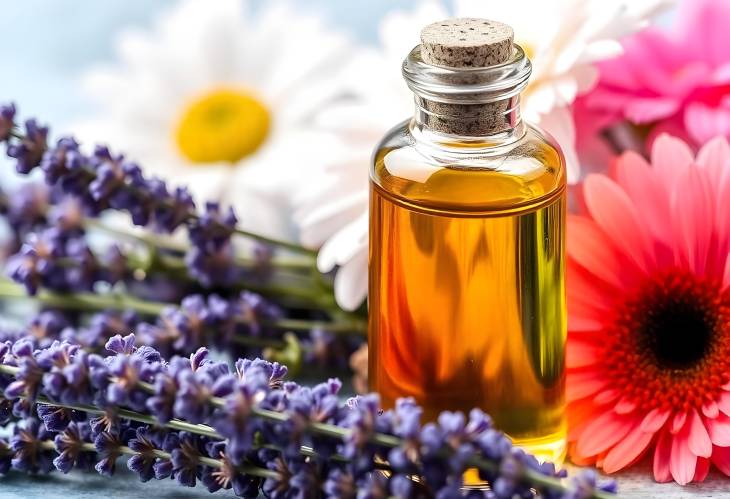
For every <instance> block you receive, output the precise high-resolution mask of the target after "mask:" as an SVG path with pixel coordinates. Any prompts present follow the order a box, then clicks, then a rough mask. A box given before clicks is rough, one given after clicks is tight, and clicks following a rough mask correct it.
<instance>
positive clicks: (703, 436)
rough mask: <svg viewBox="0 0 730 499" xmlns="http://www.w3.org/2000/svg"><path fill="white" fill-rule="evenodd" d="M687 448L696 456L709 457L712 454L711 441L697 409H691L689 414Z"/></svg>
mask: <svg viewBox="0 0 730 499" xmlns="http://www.w3.org/2000/svg"><path fill="white" fill-rule="evenodd" d="M688 426H689V439H688V444H689V450H691V451H692V453H693V454H694V455H695V456H698V457H710V455H711V454H712V441H710V436H709V435H708V434H707V428H705V425H704V423H703V422H702V418H700V415H699V414H697V411H696V410H694V409H692V410H691V411H690V414H689V425H688Z"/></svg>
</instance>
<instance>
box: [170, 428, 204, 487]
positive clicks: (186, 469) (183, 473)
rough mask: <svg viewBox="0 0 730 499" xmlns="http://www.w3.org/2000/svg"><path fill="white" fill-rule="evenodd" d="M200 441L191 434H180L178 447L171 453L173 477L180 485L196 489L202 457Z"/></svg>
mask: <svg viewBox="0 0 730 499" xmlns="http://www.w3.org/2000/svg"><path fill="white" fill-rule="evenodd" d="M200 445H201V442H200V439H199V438H198V437H197V436H194V435H191V434H189V433H184V432H183V433H180V436H179V440H178V445H177V446H176V447H175V448H173V449H172V451H170V454H171V456H172V457H171V459H170V461H171V462H172V476H173V478H175V480H177V482H178V483H179V484H180V485H185V486H186V487H194V486H195V482H196V477H197V475H198V462H199V459H200V457H201V451H200Z"/></svg>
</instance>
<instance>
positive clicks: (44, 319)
mask: <svg viewBox="0 0 730 499" xmlns="http://www.w3.org/2000/svg"><path fill="white" fill-rule="evenodd" d="M66 327H68V321H67V320H66V318H65V317H64V316H63V314H61V313H60V312H57V311H53V310H44V311H42V312H40V313H38V315H36V316H35V317H33V319H31V321H30V323H29V324H28V326H27V327H26V328H25V330H26V334H27V335H28V336H30V337H32V338H35V339H36V340H37V341H38V342H39V344H41V345H42V346H47V344H48V343H49V342H50V341H52V340H56V339H58V338H60V336H61V331H63V329H64V328H66Z"/></svg>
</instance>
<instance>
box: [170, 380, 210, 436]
mask: <svg viewBox="0 0 730 499" xmlns="http://www.w3.org/2000/svg"><path fill="white" fill-rule="evenodd" d="M208 380H209V378H208V377H207V376H206V375H205V374H203V373H197V372H193V371H187V372H183V373H181V374H180V375H179V376H178V383H179V385H180V388H179V390H178V392H177V397H176V398H175V404H174V406H173V410H174V414H175V415H176V416H177V417H179V418H181V419H185V420H188V421H190V422H192V423H202V422H203V421H205V419H206V418H207V417H208V416H209V415H210V412H211V406H210V398H211V396H212V391H211V387H210V385H209V384H208Z"/></svg>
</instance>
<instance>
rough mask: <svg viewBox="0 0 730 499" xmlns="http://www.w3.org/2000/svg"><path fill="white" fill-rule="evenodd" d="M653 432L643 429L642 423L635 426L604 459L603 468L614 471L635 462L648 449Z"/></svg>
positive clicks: (606, 470) (608, 471) (610, 471)
mask: <svg viewBox="0 0 730 499" xmlns="http://www.w3.org/2000/svg"><path fill="white" fill-rule="evenodd" d="M652 438H654V434H653V433H646V432H644V431H642V429H641V426H640V425H636V426H634V428H633V429H632V430H631V431H630V432H629V434H628V435H626V437H625V438H624V439H623V440H621V441H620V442H619V443H617V444H616V445H615V446H614V447H613V448H612V449H611V450H610V451H608V454H606V458H605V459H604V460H603V470H604V471H605V472H606V473H614V472H616V471H619V470H621V469H623V468H625V467H627V466H629V465H630V464H632V463H634V462H635V461H636V460H637V459H638V458H639V457H640V456H641V455H642V454H643V453H644V451H645V450H646V448H647V447H648V445H649V443H650V442H651V440H652Z"/></svg>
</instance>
